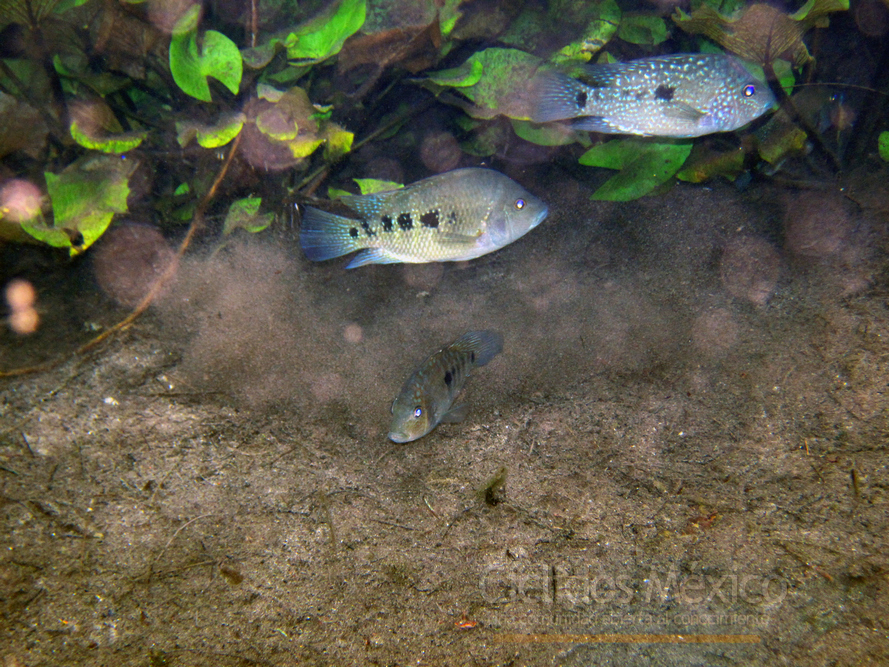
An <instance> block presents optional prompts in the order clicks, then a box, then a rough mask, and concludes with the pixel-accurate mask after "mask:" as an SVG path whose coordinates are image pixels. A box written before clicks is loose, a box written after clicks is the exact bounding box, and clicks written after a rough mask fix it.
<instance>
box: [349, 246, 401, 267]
mask: <svg viewBox="0 0 889 667" xmlns="http://www.w3.org/2000/svg"><path fill="white" fill-rule="evenodd" d="M399 262H401V260H400V259H399V258H398V257H395V256H394V255H392V254H390V253H389V252H388V251H387V250H383V249H382V248H365V249H364V250H362V251H361V252H359V253H358V254H357V255H355V256H354V257H353V258H352V261H351V262H349V263H348V264H347V265H346V268H347V269H354V268H357V267H359V266H364V265H365V264H398V263H399Z"/></svg>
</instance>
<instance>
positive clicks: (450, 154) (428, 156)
mask: <svg viewBox="0 0 889 667" xmlns="http://www.w3.org/2000/svg"><path fill="white" fill-rule="evenodd" d="M462 156H463V151H462V150H460V144H458V143H457V140H456V139H455V138H454V135H453V134H451V133H450V132H433V133H431V134H427V135H426V136H425V137H423V144H422V145H421V146H420V159H421V160H422V161H423V165H424V166H425V167H426V168H427V169H428V170H429V171H433V172H435V173H437V174H438V173H441V172H443V171H450V170H451V169H455V168H456V167H457V165H459V164H460V158H461V157H462Z"/></svg>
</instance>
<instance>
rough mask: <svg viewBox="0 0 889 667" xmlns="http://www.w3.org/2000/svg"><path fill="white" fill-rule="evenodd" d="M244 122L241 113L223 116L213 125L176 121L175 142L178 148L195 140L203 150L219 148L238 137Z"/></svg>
mask: <svg viewBox="0 0 889 667" xmlns="http://www.w3.org/2000/svg"><path fill="white" fill-rule="evenodd" d="M244 122H245V118H244V114H242V113H231V114H223V115H222V116H221V117H220V118H219V120H218V121H217V122H216V123H215V124H214V125H204V124H203V123H194V122H191V121H177V122H176V140H177V141H178V142H179V145H180V146H183V147H185V146H187V145H188V144H189V142H191V140H192V139H195V138H196V139H197V141H198V144H199V145H200V146H202V147H203V148H219V147H220V146H225V145H226V144H227V143H228V142H230V141H231V140H232V139H234V138H235V137H236V136H238V133H239V132H240V131H241V128H242V127H244Z"/></svg>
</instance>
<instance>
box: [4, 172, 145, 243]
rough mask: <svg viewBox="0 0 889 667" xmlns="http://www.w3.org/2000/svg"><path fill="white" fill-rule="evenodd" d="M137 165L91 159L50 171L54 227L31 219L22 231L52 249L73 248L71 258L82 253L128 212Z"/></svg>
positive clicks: (23, 224) (47, 187) (49, 182)
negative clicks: (128, 197) (119, 214)
mask: <svg viewBox="0 0 889 667" xmlns="http://www.w3.org/2000/svg"><path fill="white" fill-rule="evenodd" d="M136 166H137V162H136V161H135V160H122V159H120V158H117V157H108V156H98V157H97V156H90V157H88V158H83V159H81V160H78V161H77V162H75V163H74V164H72V165H70V166H68V167H67V168H66V169H65V170H64V171H62V172H61V173H59V174H52V173H49V172H47V173H46V174H45V177H46V189H47V193H48V194H49V197H50V200H51V201H52V210H53V225H52V226H51V227H50V226H47V225H44V224H41V223H39V222H36V221H33V220H32V221H29V222H26V223H22V229H24V230H25V231H26V232H28V233H29V234H30V235H31V236H33V237H34V238H35V239H37V240H38V241H42V242H43V243H46V244H48V245H51V246H53V247H56V248H70V251H71V255H76V254H78V253H80V252H83V251H84V250H86V249H87V248H89V247H90V246H91V245H92V244H93V243H95V241H96V240H97V239H98V238H99V237H100V236H102V234H104V233H105V230H106V229H108V225H109V224H111V219H112V218H113V217H114V214H115V213H125V212H126V211H127V196H128V195H129V193H130V188H129V178H130V176H131V175H132V173H133V171H134V170H135V168H136Z"/></svg>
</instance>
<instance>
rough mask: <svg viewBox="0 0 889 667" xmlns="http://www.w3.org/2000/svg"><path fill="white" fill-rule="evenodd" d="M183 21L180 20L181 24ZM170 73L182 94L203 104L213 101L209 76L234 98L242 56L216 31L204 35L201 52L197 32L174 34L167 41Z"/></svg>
mask: <svg viewBox="0 0 889 667" xmlns="http://www.w3.org/2000/svg"><path fill="white" fill-rule="evenodd" d="M195 7H198V6H197V5H195ZM187 13H189V14H190V13H192V10H189V12H187ZM184 21H185V19H182V20H180V24H182V23H183V22H184ZM170 72H171V73H172V74H173V80H174V81H175V82H176V85H177V86H179V87H180V88H181V89H182V90H183V91H184V92H185V93H187V94H188V95H191V96H192V97H194V98H197V99H199V100H201V101H203V102H212V101H213V99H212V97H211V96H210V86H209V85H208V83H207V77H208V76H212V77H213V78H214V79H217V80H218V81H220V82H221V83H222V84H223V85H224V86H225V87H226V88H228V89H229V90H230V91H231V92H232V93H233V94H235V95H237V93H238V88H239V87H240V85H241V75H242V73H243V64H242V62H241V53H240V51H238V47H237V46H235V43H234V42H233V41H231V40H230V39H229V38H228V37H226V36H225V35H223V34H222V33H221V32H216V31H215V30H208V31H207V32H205V33H204V38H203V44H202V47H201V49H200V51H198V43H197V31H196V30H189V31H188V32H184V33H174V34H173V39H172V41H171V42H170Z"/></svg>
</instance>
